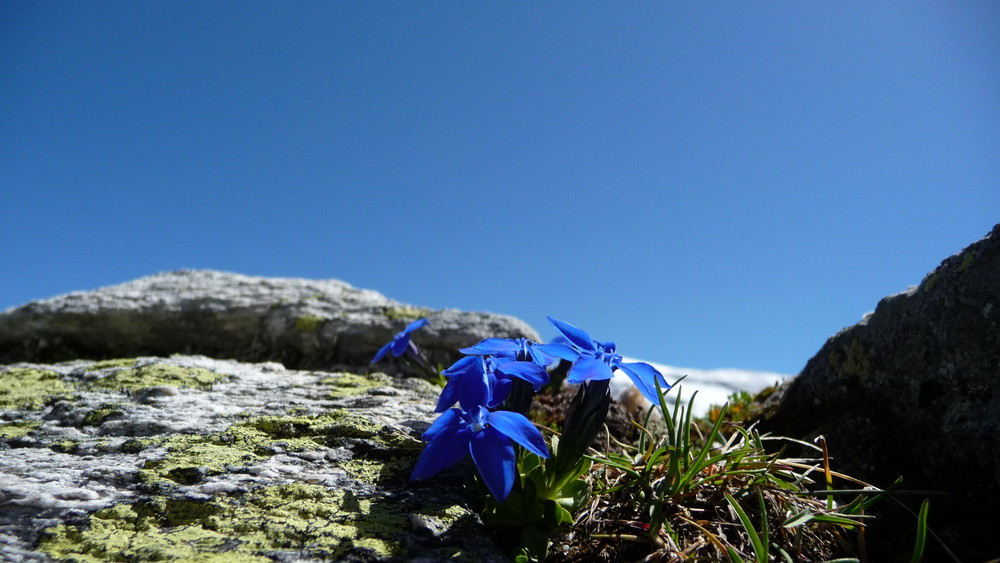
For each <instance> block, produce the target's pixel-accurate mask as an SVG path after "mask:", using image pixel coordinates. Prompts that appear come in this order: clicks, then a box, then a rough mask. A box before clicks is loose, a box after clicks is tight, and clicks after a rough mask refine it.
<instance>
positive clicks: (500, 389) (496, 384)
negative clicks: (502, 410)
mask: <svg viewBox="0 0 1000 563" xmlns="http://www.w3.org/2000/svg"><path fill="white" fill-rule="evenodd" d="M489 381H490V398H489V402H487V403H486V404H485V406H487V407H489V408H491V409H492V408H496V407H498V406H500V403H502V402H504V401H505V400H506V399H507V395H510V389H511V387H512V386H513V382H512V381H511V380H510V379H509V378H506V377H496V376H495V375H493V374H492V373H491V374H489Z"/></svg>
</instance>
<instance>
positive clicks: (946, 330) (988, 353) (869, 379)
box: [761, 225, 1000, 561]
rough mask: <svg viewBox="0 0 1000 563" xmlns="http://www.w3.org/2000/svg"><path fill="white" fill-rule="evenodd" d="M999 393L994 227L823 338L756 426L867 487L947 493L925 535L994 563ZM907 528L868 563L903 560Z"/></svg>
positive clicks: (999, 482)
mask: <svg viewBox="0 0 1000 563" xmlns="http://www.w3.org/2000/svg"><path fill="white" fill-rule="evenodd" d="M998 386H1000V225H997V226H996V227H994V228H993V230H992V232H990V233H989V234H988V235H987V236H986V237H985V238H983V239H982V240H980V241H978V242H976V243H974V244H972V245H970V246H969V247H968V248H966V249H965V250H963V251H962V252H960V253H958V254H956V255H954V256H952V257H950V258H948V259H946V260H944V261H943V262H942V263H941V265H940V266H939V267H938V268H937V269H936V270H934V271H933V272H931V273H930V274H929V275H928V276H927V277H926V278H924V280H923V282H922V283H921V284H920V286H919V287H915V288H911V289H910V290H908V291H906V292H905V293H901V294H898V295H893V296H890V297H886V298H885V299H883V300H882V301H881V302H880V303H879V304H878V307H877V308H876V309H875V311H874V312H873V313H871V314H869V315H867V316H865V318H864V319H862V321H861V322H860V323H858V324H857V325H854V326H852V327H850V328H847V329H844V330H843V331H841V332H840V333H838V334H837V335H835V336H833V337H832V338H830V339H829V340H828V341H827V342H826V344H825V345H824V346H823V348H822V349H821V350H820V351H819V353H818V354H816V356H815V357H813V358H812V359H811V360H810V361H809V362H808V363H807V365H806V367H805V369H803V371H802V373H800V374H799V375H798V376H797V377H795V378H794V379H792V380H791V381H789V382H788V383H786V384H785V386H784V389H782V390H781V391H780V393H779V394H778V395H777V397H778V399H777V403H776V407H775V409H774V410H773V411H772V414H770V415H769V417H768V418H767V419H766V420H764V421H762V424H761V427H762V429H763V430H768V431H772V432H774V433H776V434H781V435H786V436H795V437H800V438H803V439H806V440H810V439H813V438H815V437H816V436H819V435H822V436H825V437H826V440H827V442H828V444H829V447H830V452H831V455H832V456H833V457H834V458H835V461H834V465H835V466H836V467H837V468H839V469H841V470H844V471H845V472H846V473H848V474H851V475H855V476H859V477H862V478H864V479H866V480H867V481H868V482H870V483H873V484H875V485H878V486H883V487H884V486H888V485H889V484H891V483H892V482H893V481H894V480H895V479H896V478H897V477H899V476H902V477H903V488H904V489H910V490H934V491H943V492H945V493H946V494H945V495H943V496H933V497H932V499H931V512H930V514H931V520H930V525H931V527H932V529H934V530H935V531H937V532H938V533H939V534H940V536H941V538H942V539H943V540H944V542H945V543H946V544H947V545H948V546H949V547H950V548H951V549H952V550H953V551H954V552H955V553H956V554H958V555H959V556H961V557H962V558H963V559H964V560H967V561H983V560H985V559H987V558H991V557H998V556H1000V547H997V545H998V544H997V540H996V538H995V537H994V534H995V527H996V522H997V512H996V511H997V508H998V507H1000V439H998V436H1000V390H998ZM919 502H920V498H916V499H915V503H914V504H919ZM887 504H889V505H891V504H893V503H891V502H890V503H887ZM905 521H906V525H905V527H906V531H907V533H908V534H909V539H905V540H903V539H900V538H895V539H894V540H893V541H895V542H896V543H895V545H883V546H878V545H875V546H873V549H874V550H875V552H876V553H880V555H879V557H881V559H875V560H890V559H889V558H890V557H891V558H895V557H903V558H908V557H909V550H910V549H911V546H912V541H913V540H912V534H913V530H914V529H915V525H916V524H915V519H914V518H913V517H911V516H910V517H907V518H906V519H905ZM868 537H869V539H870V540H871V541H877V539H878V537H879V534H875V533H872V534H869V535H868ZM900 542H903V543H900ZM928 545H929V546H931V547H935V546H936V542H935V541H934V540H929V544H928ZM880 549H881V551H879V550H880ZM935 557H937V556H931V557H929V559H926V560H941V559H937V558H935Z"/></svg>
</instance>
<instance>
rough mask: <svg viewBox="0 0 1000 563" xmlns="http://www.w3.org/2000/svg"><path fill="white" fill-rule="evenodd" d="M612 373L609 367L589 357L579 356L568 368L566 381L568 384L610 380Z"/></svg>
mask: <svg viewBox="0 0 1000 563" xmlns="http://www.w3.org/2000/svg"><path fill="white" fill-rule="evenodd" d="M612 375H614V372H613V371H612V369H611V366H609V365H608V364H606V363H604V362H602V361H601V360H598V359H597V358H594V357H591V356H582V355H581V356H580V357H579V358H578V359H577V360H576V362H574V363H573V367H571V368H569V373H568V374H567V375H566V381H568V382H570V383H583V382H584V381H590V380H594V381H600V380H602V379H611V376H612Z"/></svg>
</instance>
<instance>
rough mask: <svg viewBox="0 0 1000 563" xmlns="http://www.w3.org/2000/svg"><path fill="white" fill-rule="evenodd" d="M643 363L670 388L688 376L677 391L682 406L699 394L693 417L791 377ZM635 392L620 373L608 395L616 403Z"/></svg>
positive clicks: (674, 395) (671, 397) (672, 393)
mask: <svg viewBox="0 0 1000 563" xmlns="http://www.w3.org/2000/svg"><path fill="white" fill-rule="evenodd" d="M623 359H624V360H625V361H626V362H643V361H645V360H637V359H634V358H623ZM646 363H647V364H649V365H651V366H653V367H654V368H656V369H657V370H659V372H660V373H662V374H663V377H664V378H666V380H667V383H670V384H674V383H675V382H676V381H677V380H678V379H680V378H681V377H683V376H685V375H686V376H687V377H685V378H684V380H683V381H681V383H680V385H678V388H679V389H680V391H681V393H683V396H682V397H681V398H682V399H683V400H684V404H686V403H687V400H688V399H689V398H690V397H691V394H692V393H694V392H695V391H697V392H698V395H697V396H696V397H695V399H694V407H693V408H694V414H695V416H699V415H703V414H705V413H707V412H708V408H709V407H710V406H711V405H721V404H722V403H724V402H726V398H727V397H729V395H731V394H732V393H735V392H737V391H747V392H749V393H755V392H757V391H760V390H761V389H764V388H766V387H768V386H770V385H774V384H776V383H780V382H782V381H784V380H785V379H788V378H789V377H791V376H790V375H788V374H783V373H774V372H769V371H754V370H745V369H736V368H721V369H697V368H682V367H676V366H668V365H666V364H658V363H656V362H646ZM678 388H674V389H672V390H671V391H670V392H669V393H668V394H667V399H669V400H673V401H676V400H677V399H678ZM634 389H635V388H634V386H633V385H632V381H631V380H630V379H629V378H628V377H627V376H626V375H625V374H624V373H622V372H621V370H619V371H616V372H615V377H614V379H612V380H611V393H612V395H613V396H614V397H615V399H617V400H621V399H622V398H624V397H626V396H630V395H631V396H639V394H638V392H633V391H634ZM639 397H641V396H639Z"/></svg>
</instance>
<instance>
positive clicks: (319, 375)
mask: <svg viewBox="0 0 1000 563" xmlns="http://www.w3.org/2000/svg"><path fill="white" fill-rule="evenodd" d="M119 291H120V290H119ZM137 298H138V297H137ZM65 299H67V300H69V301H72V300H73V299H72V298H65ZM150 306H151V307H152V306H154V305H153V304H150ZM438 391H439V388H436V387H434V386H433V385H431V384H429V383H427V382H425V381H423V380H420V379H413V378H410V379H402V378H394V377H392V376H388V375H385V374H381V373H375V374H368V375H359V374H352V373H331V372H318V371H295V370H287V369H285V368H284V367H283V366H281V365H280V364H277V363H259V364H248V363H240V362H236V361H230V360H215V359H210V358H207V357H203V356H172V357H170V358H157V357H140V358H135V359H124V360H109V361H103V362H96V363H95V362H93V361H81V360H77V361H72V362H66V363H58V364H51V365H40V364H26V363H22V364H15V365H6V366H0V560H10V561H49V560H53V559H63V558H72V559H74V560H78V561H88V560H89V561H98V560H105V559H107V558H111V557H116V558H120V559H121V560H129V561H133V560H161V559H182V560H193V561H210V560H218V561H221V560H226V561H262V562H263V561H320V560H325V561H395V560H408V561H438V560H445V559H448V560H453V558H454V560H465V561H502V560H504V558H503V557H502V556H501V555H500V554H499V553H498V552H497V550H496V548H495V547H494V545H493V543H492V541H491V540H490V537H489V535H488V533H487V532H486V531H485V530H484V529H483V527H482V525H481V523H480V521H479V518H478V516H477V515H476V513H475V512H474V511H473V510H471V509H470V507H469V506H468V505H467V504H466V499H467V496H466V495H465V494H464V493H463V491H462V490H461V486H462V485H461V483H463V482H465V480H464V479H463V478H462V477H463V472H464V471H468V467H462V466H457V467H456V468H454V469H451V470H448V472H446V473H443V474H441V475H442V478H440V479H433V480H429V481H426V482H418V483H412V482H410V481H409V480H408V474H409V471H410V470H411V468H412V466H413V463H414V461H415V459H416V456H417V455H419V452H420V451H421V449H422V443H421V442H420V441H419V440H418V436H419V435H420V433H421V432H422V431H423V430H425V429H426V428H427V426H428V425H429V423H430V422H431V421H432V420H433V418H434V414H433V412H432V410H433V406H434V402H435V400H436V398H437V395H438Z"/></svg>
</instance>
